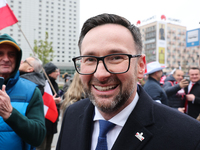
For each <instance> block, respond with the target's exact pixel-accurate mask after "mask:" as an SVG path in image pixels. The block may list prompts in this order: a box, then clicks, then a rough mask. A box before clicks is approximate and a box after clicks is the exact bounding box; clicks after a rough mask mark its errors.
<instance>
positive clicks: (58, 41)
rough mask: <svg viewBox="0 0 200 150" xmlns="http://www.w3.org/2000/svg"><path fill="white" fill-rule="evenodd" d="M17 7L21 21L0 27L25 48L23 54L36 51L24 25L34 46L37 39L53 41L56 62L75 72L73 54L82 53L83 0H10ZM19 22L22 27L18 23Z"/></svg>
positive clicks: (16, 14)
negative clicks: (79, 48)
mask: <svg viewBox="0 0 200 150" xmlns="http://www.w3.org/2000/svg"><path fill="white" fill-rule="evenodd" d="M7 2H8V5H9V6H10V8H11V9H12V10H13V12H14V14H15V16H16V18H17V19H18V21H19V22H18V23H17V24H14V25H13V26H10V27H7V28H5V29H3V30H1V31H0V34H4V33H7V34H9V35H10V36H11V37H13V38H14V39H15V40H16V42H17V43H18V44H19V45H20V47H21V48H22V50H23V57H22V59H25V58H26V57H29V56H30V54H31V53H32V50H31V48H30V47H29V44H28V43H27V41H26V39H25V38H24V36H23V34H22V33H21V31H20V29H19V27H20V28H21V29H22V31H23V33H24V34H25V36H26V38H27V39H28V41H29V43H30V45H31V47H32V48H33V47H34V40H38V41H39V40H45V33H46V32H48V35H49V38H48V41H49V42H52V43H53V44H52V46H53V50H54V55H55V57H54V58H53V61H52V62H53V63H54V64H55V65H57V66H58V67H59V68H60V70H61V74H63V73H64V72H66V71H67V72H68V73H73V72H74V66H73V63H72V60H71V59H72V58H73V57H75V56H77V55H79V50H78V46H77V43H78V38H79V30H80V29H79V28H80V23H79V22H80V1H79V0H7ZM18 26H19V27H18Z"/></svg>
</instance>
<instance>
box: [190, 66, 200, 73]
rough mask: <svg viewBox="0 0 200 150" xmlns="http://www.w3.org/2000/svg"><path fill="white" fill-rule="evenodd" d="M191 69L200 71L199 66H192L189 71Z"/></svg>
mask: <svg viewBox="0 0 200 150" xmlns="http://www.w3.org/2000/svg"><path fill="white" fill-rule="evenodd" d="M190 70H199V72H200V69H199V68H198V67H191V68H189V70H188V72H189V71H190Z"/></svg>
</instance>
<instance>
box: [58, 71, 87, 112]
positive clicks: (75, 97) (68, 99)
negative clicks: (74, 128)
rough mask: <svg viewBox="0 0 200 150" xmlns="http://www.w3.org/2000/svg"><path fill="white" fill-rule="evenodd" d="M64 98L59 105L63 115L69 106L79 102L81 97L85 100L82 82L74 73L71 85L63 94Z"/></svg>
mask: <svg viewBox="0 0 200 150" xmlns="http://www.w3.org/2000/svg"><path fill="white" fill-rule="evenodd" d="M64 97H65V99H64V101H63V103H62V105H61V110H62V111H63V113H64V112H65V110H66V108H67V107H68V106H69V105H71V104H73V103H75V102H77V101H79V100H80V99H82V98H83V97H84V98H85V92H84V90H83V86H82V82H81V80H80V78H79V74H78V73H77V72H76V73H75V75H74V78H73V80H72V83H71V84H70V86H69V88H68V90H67V92H65V94H64Z"/></svg>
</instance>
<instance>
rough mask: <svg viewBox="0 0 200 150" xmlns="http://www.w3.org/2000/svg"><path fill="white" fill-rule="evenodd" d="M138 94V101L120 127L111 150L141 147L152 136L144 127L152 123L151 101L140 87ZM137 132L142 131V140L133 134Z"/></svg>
mask: <svg viewBox="0 0 200 150" xmlns="http://www.w3.org/2000/svg"><path fill="white" fill-rule="evenodd" d="M139 95H140V97H139V100H138V103H137V104H136V106H135V108H134V110H133V111H132V113H131V114H130V116H129V118H128V120H127V122H126V123H125V125H124V127H123V128H122V131H121V132H120V134H119V136H118V138H117V140H116V141H115V144H114V145H113V147H112V150H118V149H137V150H139V149H142V148H143V146H144V145H146V143H147V142H148V141H149V140H150V139H151V138H152V136H153V135H152V133H151V132H150V131H148V129H147V128H146V126H149V125H152V124H153V123H154V119H153V102H152V100H149V97H148V96H147V95H146V94H145V92H144V90H143V89H142V88H141V89H140V93H139ZM137 133H139V134H141V133H143V134H142V136H143V137H144V139H143V140H142V141H141V140H140V138H137V137H136V136H135V135H136V134H137Z"/></svg>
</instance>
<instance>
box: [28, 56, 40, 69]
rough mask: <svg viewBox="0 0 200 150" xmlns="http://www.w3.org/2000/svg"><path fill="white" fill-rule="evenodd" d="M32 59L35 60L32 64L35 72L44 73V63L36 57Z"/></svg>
mask: <svg viewBox="0 0 200 150" xmlns="http://www.w3.org/2000/svg"><path fill="white" fill-rule="evenodd" d="M31 57H32V58H34V60H33V61H32V62H31V65H32V66H33V68H34V71H35V72H37V73H40V72H41V71H42V61H41V60H40V59H39V58H37V57H34V56H31Z"/></svg>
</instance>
